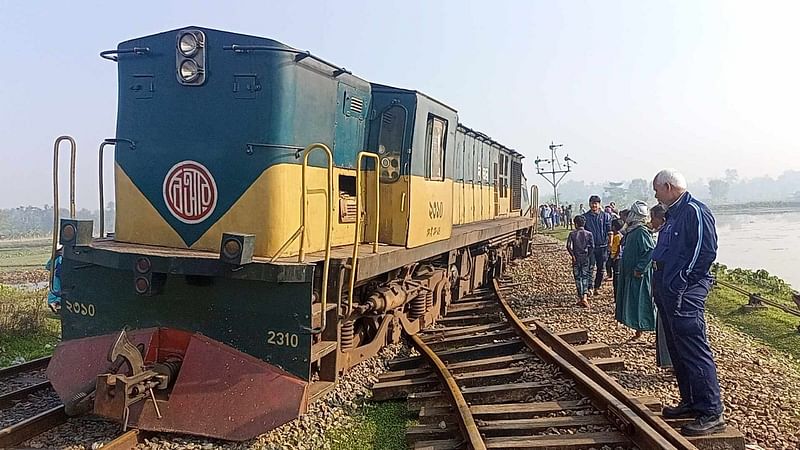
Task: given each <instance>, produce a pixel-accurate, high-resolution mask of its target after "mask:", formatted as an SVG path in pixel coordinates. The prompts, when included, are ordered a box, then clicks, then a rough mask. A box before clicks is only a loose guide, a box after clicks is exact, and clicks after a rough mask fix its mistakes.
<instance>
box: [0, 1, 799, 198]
mask: <svg viewBox="0 0 800 450" xmlns="http://www.w3.org/2000/svg"><path fill="white" fill-rule="evenodd" d="M798 13H800V3H799V2H788V1H787V2H769V1H760V2H752V1H742V2H735V1H718V2H715V1H639V0H630V1H602V2H600V1H570V0H564V1H556V0H552V1H530V0H527V1H522V0H521V1H510V0H508V1H506V0H496V1H492V2H487V1H471V0H458V1H432V0H428V1H424V0H404V1H402V2H388V1H345V0H339V1H335V2H324V1H304V0H295V1H291V2H286V1H282V2H273V1H263V0H262V1H255V2H244V1H231V2H211V1H203V0H193V1H180V2H179V1H147V0H142V1H138V2H135V3H132V4H131V3H117V2H107V1H104V2H100V1H96V2H89V1H85V2H83V1H75V2H56V1H40V2H18V1H9V0H0V42H2V48H3V51H2V53H0V58H1V59H0V60H2V61H3V62H2V64H0V68H1V69H2V70H0V208H8V207H15V206H19V205H23V204H25V205H27V204H31V205H39V206H41V205H44V204H52V187H51V181H50V179H51V173H52V164H53V161H52V151H53V150H52V147H53V141H54V139H55V138H56V137H57V136H59V135H62V134H69V135H72V136H74V137H75V139H76V140H77V143H78V163H77V177H78V182H77V200H78V206H79V207H86V208H89V209H95V208H97V201H98V200H97V198H98V194H97V191H98V180H97V179H98V176H97V171H98V169H97V164H98V161H97V148H98V146H99V144H100V142H101V141H102V140H103V139H104V138H107V137H113V134H114V130H115V121H116V99H117V86H116V81H117V78H116V66H115V63H113V62H110V61H107V60H104V59H101V58H100V57H99V56H98V53H99V52H100V51H102V50H107V49H113V48H115V47H116V45H117V44H118V43H119V42H121V41H124V40H127V39H131V38H135V37H140V36H145V35H149V34H153V33H158V32H161V31H165V30H169V29H174V28H180V27H183V26H188V25H196V26H203V27H209V28H216V29H221V30H226V31H232V32H239V33H245V34H253V35H257V36H263V37H269V38H273V39H276V40H278V41H281V42H284V43H286V44H288V45H291V46H293V47H295V48H299V49H303V50H310V51H311V52H312V53H314V54H316V55H318V56H321V57H322V58H325V59H327V60H329V61H332V62H334V63H336V64H338V65H341V66H344V67H347V68H348V69H350V70H351V71H352V72H353V73H354V74H355V75H357V76H360V77H361V78H364V79H366V80H369V81H374V82H380V83H383V84H389V85H394V86H399V87H406V88H411V89H416V90H419V91H422V92H425V93H426V94H428V95H430V96H432V97H434V98H436V99H438V100H440V101H443V102H444V103H446V104H448V105H450V106H452V107H453V108H455V109H456V110H458V112H459V119H460V121H461V122H463V123H464V124H465V125H467V126H469V127H471V128H474V129H478V130H481V131H483V132H485V133H486V134H489V135H490V136H492V137H493V138H494V139H496V140H497V141H499V142H501V143H503V144H505V145H507V146H509V147H512V148H515V149H517V150H518V151H520V152H521V153H522V154H523V155H525V156H526V162H525V166H524V171H525V173H526V174H527V177H528V179H529V180H533V179H535V175H534V172H535V170H534V166H533V160H535V159H536V157H537V156H542V157H544V156H546V155H547V154H548V153H549V150H548V149H547V146H548V144H550V142H551V141H554V142H556V143H560V144H563V145H564V146H563V147H562V150H561V153H560V155H561V157H562V158H563V156H565V155H566V154H569V156H570V157H571V158H572V159H573V160H575V161H577V162H578V165H576V166H573V169H574V171H573V173H571V174H569V175H568V179H576V180H586V181H594V182H602V181H605V180H622V179H631V178H646V179H650V178H651V177H652V176H653V175H654V174H655V173H656V172H657V171H658V170H659V169H661V168H664V167H674V168H677V169H678V170H680V171H682V172H683V173H684V174H685V175H686V177H687V178H688V179H690V180H693V179H699V178H703V179H709V178H714V177H722V176H723V174H724V170H725V169H726V168H735V169H737V170H738V172H739V175H740V176H741V177H744V178H749V177H756V176H763V175H769V176H777V175H779V174H780V173H781V172H783V171H784V170H792V169H793V170H798V169H800V157H798V156H796V155H798V151H800V134H799V133H797V132H796V129H797V117H798V114H797V111H796V110H797V108H800V83H798V82H797V80H800V58H798V57H797V54H798V46H800V44H799V43H800V27H797V26H796V18H797V17H800V14H798ZM66 153H67V152H66V151H64V152H63V155H62V159H61V166H62V170H61V174H62V175H61V177H62V179H66V173H67V172H66V166H67V160H68V158H67V156H66ZM106 166H107V170H106V174H107V175H106V179H107V180H110V179H111V176H112V175H111V166H112V164H111V162H110V157H109V161H107V162H106ZM540 181H541V183H540V185H541V184H544V181H543V180H540ZM62 184H63V185H64V186H65V187H64V189H62V191H63V192H64V194H63V195H62V200H61V203H62V205H64V204H65V202H66V183H65V182H64V183H62ZM108 184H110V182H109V183H108ZM543 187H544V186H543ZM690 187H691V186H690ZM106 197H107V198H110V197H111V198H113V191H112V187H111V186H109V187H108V189H107V190H106Z"/></svg>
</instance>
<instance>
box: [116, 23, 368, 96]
mask: <svg viewBox="0 0 800 450" xmlns="http://www.w3.org/2000/svg"><path fill="white" fill-rule="evenodd" d="M183 30H200V31H203V32H212V33H219V34H223V35H227V36H230V37H232V38H236V37H239V38H241V39H245V40H247V41H251V42H252V41H257V42H258V43H259V45H265V46H273V47H279V48H283V49H286V50H289V51H291V52H296V53H297V54H302V55H309V56H312V57H313V59H317V62H318V63H322V64H326V65H330V66H333V64H332V63H330V62H329V61H324V60H321V59H320V58H318V57H317V55H316V54H313V53H311V52H310V51H307V50H300V49H297V48H295V47H292V46H290V45H286V44H284V43H283V42H280V41H276V40H275V39H271V38H265V37H261V36H254V35H252V34H243V33H234V32H231V31H225V30H217V29H214V28H207V27H200V26H194V25H189V26H185V27H180V28H175V29H172V30H168V31H162V32H159V33H153V34H148V35H146V36H140V37H136V38H132V39H128V40H126V41H122V42H120V43H119V45H117V48H121V47H123V46H125V45H128V44H130V43H133V42H136V41H140V40H143V39H150V38H153V37H155V36H163V35H168V34H174V33H177V32H179V31H183ZM231 44H234V43H233V42H232V43H231ZM308 59H312V58H308ZM339 68H340V69H342V72H341V73H340V75H342V74H344V75H347V76H348V77H352V78H356V79H358V80H360V81H362V82H364V83H369V81H367V80H365V79H363V78H361V77H359V76H356V75H353V74H352V72H350V71H349V70H347V69H345V68H344V67H339ZM337 76H338V75H337ZM334 78H335V76H334Z"/></svg>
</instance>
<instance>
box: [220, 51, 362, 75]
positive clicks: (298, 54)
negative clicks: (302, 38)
mask: <svg viewBox="0 0 800 450" xmlns="http://www.w3.org/2000/svg"><path fill="white" fill-rule="evenodd" d="M222 49H223V50H229V51H232V52H234V53H249V52H252V51H268V52H283V53H292V54H294V62H300V61H302V60H304V59H306V58H311V59H313V60H315V61H319V62H321V63H322V64H325V65H326V66H328V67H330V68H332V69H334V70H333V74H332V75H333V77H334V78H336V77H338V76H339V75H342V74H345V73H347V74H352V72H350V71H349V70H347V69H345V68H344V67H339V66H337V65H336V64H334V63H332V62H329V61H326V60H324V59H322V58H320V57H319V56H316V55H312V54H311V52H309V51H307V50H297V49H295V48H288V47H277V46H275V45H241V44H231V45H225V46H223V47H222Z"/></svg>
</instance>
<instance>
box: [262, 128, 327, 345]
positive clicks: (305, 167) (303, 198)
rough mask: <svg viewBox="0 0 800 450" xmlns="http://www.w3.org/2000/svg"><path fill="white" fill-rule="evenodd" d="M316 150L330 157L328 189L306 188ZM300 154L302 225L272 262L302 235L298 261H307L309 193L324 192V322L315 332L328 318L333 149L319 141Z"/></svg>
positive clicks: (324, 325) (322, 327) (321, 328)
mask: <svg viewBox="0 0 800 450" xmlns="http://www.w3.org/2000/svg"><path fill="white" fill-rule="evenodd" d="M314 150H322V151H324V152H325V155H326V156H327V157H328V166H327V170H328V190H327V191H324V190H316V189H315V190H313V191H310V192H309V191H308V190H307V188H306V179H307V172H308V155H310V154H311V152H313V151H314ZM298 155H303V167H302V178H301V181H300V189H301V193H300V201H301V203H302V207H301V208H300V227H299V228H298V229H297V231H295V232H294V234H293V235H292V237H290V238H289V240H288V241H286V243H284V244H283V246H282V247H281V248H280V249H279V250H278V252H277V253H275V256H273V257H272V259H271V260H270V262H275V261H276V260H277V259H278V258H280V256H281V254H283V252H284V251H285V250H286V248H288V247H289V245H291V243H292V242H294V241H295V239H297V238H298V237H300V253H299V254H298V255H297V262H305V260H306V229H307V228H308V227H307V226H306V217H308V194H322V195H324V196H325V203H326V205H327V208H328V214H326V215H325V260H324V263H323V269H322V323H321V324H320V327H319V328H317V329H312V330H311V332H312V333H314V334H317V333H322V331H323V330H325V327H326V325H327V320H326V313H327V309H328V274H329V272H330V267H331V223H332V222H333V220H332V219H331V216H333V197H332V195H333V154H332V153H331V149H330V148H328V146H327V145H325V144H321V143H319V142H317V143H314V144H311V145H308V146H306V148H304V149H303V150H302V151H300V152H299V153H298Z"/></svg>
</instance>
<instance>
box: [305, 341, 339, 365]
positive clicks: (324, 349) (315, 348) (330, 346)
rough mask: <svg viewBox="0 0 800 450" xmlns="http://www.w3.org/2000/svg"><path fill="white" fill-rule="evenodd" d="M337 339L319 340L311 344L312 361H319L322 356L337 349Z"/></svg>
mask: <svg viewBox="0 0 800 450" xmlns="http://www.w3.org/2000/svg"><path fill="white" fill-rule="evenodd" d="M337 346H338V343H337V342H336V341H319V342H317V343H316V344H314V345H312V346H311V362H314V361H319V359H320V358H322V357H323V356H325V355H327V354H328V353H331V352H332V351H334V350H336V347H337Z"/></svg>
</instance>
